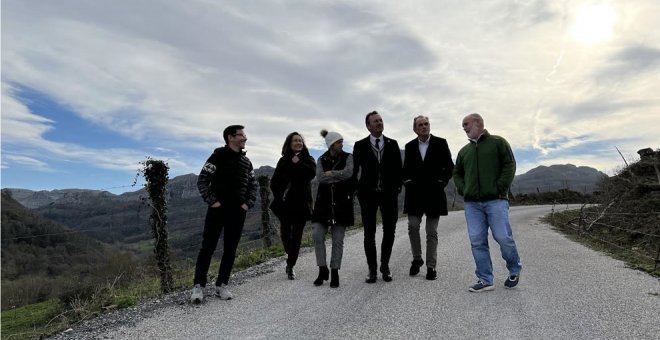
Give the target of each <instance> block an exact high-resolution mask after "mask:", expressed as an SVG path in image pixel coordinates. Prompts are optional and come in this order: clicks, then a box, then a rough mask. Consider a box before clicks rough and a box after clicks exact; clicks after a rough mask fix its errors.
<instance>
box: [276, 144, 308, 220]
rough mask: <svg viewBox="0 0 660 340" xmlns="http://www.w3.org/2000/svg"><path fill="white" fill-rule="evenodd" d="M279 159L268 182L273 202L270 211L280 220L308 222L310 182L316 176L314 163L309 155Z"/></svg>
mask: <svg viewBox="0 0 660 340" xmlns="http://www.w3.org/2000/svg"><path fill="white" fill-rule="evenodd" d="M292 158H293V157H292V156H291V157H289V156H285V157H282V158H280V160H279V161H278V162H277V166H276V167H275V173H273V178H272V179H271V180H270V190H271V191H272V192H273V202H272V203H271V204H270V209H271V210H272V211H273V213H275V216H277V218H279V219H280V221H281V220H283V219H286V220H297V221H301V220H302V221H308V220H309V219H310V218H311V217H312V186H311V181H312V179H314V176H315V175H316V162H315V161H314V158H313V157H312V156H310V155H309V154H304V155H303V154H301V155H299V158H300V160H299V161H298V163H293V161H292V160H291V159H292Z"/></svg>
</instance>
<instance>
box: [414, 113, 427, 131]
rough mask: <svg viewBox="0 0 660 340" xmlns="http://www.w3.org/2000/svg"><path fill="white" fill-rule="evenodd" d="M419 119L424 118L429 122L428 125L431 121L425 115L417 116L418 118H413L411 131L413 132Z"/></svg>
mask: <svg viewBox="0 0 660 340" xmlns="http://www.w3.org/2000/svg"><path fill="white" fill-rule="evenodd" d="M420 118H425V119H426V120H428V121H429V123H431V120H430V119H429V117H427V116H425V115H419V116H417V117H415V118H413V131H415V128H416V127H417V120H418V119H420Z"/></svg>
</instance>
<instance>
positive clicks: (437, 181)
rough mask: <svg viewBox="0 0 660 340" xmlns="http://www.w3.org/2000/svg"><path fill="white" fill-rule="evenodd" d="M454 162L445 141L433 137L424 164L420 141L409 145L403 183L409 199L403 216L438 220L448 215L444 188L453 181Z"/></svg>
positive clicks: (406, 199) (406, 201)
mask: <svg viewBox="0 0 660 340" xmlns="http://www.w3.org/2000/svg"><path fill="white" fill-rule="evenodd" d="M453 170H454V162H453V161H452V158H451V151H449V146H448V145H447V141H446V140H445V139H444V138H440V137H436V136H433V135H431V136H430V141H429V147H428V149H427V150H426V157H424V160H422V155H421V154H420V152H419V139H417V138H415V139H413V140H411V141H410V142H408V143H407V144H406V151H405V160H404V162H403V182H404V185H405V187H406V198H405V201H404V205H403V212H404V213H407V214H409V215H416V216H421V215H422V214H426V216H427V217H438V216H440V215H447V196H446V195H445V186H447V182H449V180H450V179H451V176H452V171H453Z"/></svg>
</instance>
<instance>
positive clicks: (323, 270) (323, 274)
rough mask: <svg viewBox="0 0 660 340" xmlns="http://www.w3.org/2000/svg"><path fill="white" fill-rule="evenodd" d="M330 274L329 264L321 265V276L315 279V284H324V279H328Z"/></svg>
mask: <svg viewBox="0 0 660 340" xmlns="http://www.w3.org/2000/svg"><path fill="white" fill-rule="evenodd" d="M329 276H330V271H329V270H328V266H320V267H319V277H317V278H316V280H314V285H315V286H320V285H322V284H323V281H328V277H329Z"/></svg>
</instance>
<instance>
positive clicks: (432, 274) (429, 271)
mask: <svg viewBox="0 0 660 340" xmlns="http://www.w3.org/2000/svg"><path fill="white" fill-rule="evenodd" d="M436 277H438V273H437V272H436V271H435V269H433V268H430V267H429V268H426V279H427V280H435V278H436Z"/></svg>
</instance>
